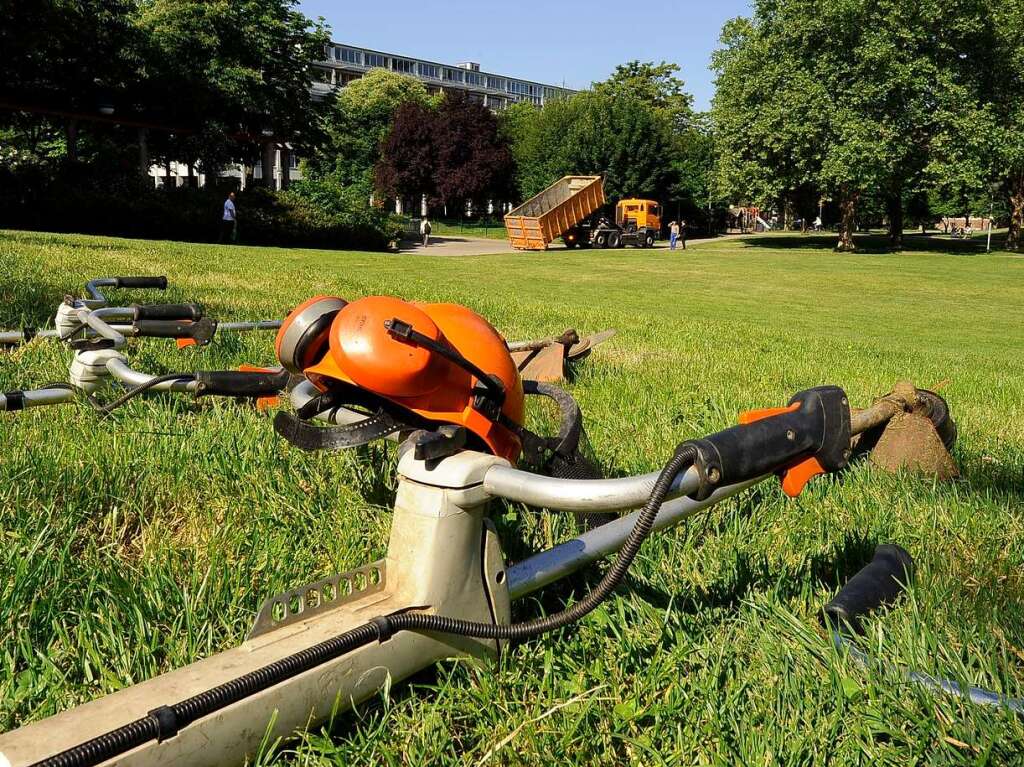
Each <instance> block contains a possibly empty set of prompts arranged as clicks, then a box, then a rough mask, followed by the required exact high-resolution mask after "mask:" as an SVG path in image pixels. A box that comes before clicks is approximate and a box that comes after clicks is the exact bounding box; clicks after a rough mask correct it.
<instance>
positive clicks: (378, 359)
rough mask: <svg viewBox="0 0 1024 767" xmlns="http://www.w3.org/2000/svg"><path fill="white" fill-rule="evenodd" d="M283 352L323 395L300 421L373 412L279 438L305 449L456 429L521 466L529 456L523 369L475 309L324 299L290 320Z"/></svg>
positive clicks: (291, 427)
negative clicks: (347, 410)
mask: <svg viewBox="0 0 1024 767" xmlns="http://www.w3.org/2000/svg"><path fill="white" fill-rule="evenodd" d="M275 346H276V351H277V355H278V358H279V359H280V361H281V364H282V365H283V366H284V367H285V368H287V369H288V370H289V371H291V372H293V373H300V374H302V375H304V376H305V377H306V378H307V379H308V380H309V381H311V382H312V383H313V384H314V386H316V388H317V389H319V390H320V392H321V396H320V397H319V398H318V401H315V402H314V403H310V405H311V407H309V408H303V410H304V411H305V412H300V413H299V417H300V419H302V420H308V419H309V418H311V417H313V416H315V415H317V414H319V413H322V412H326V411H328V410H331V409H334V408H339V407H353V406H354V407H358V408H359V409H360V410H363V411H366V412H367V415H368V418H367V419H366V420H365V421H362V422H360V423H358V424H354V425H352V426H346V427H338V428H336V429H334V430H330V429H312V427H304V426H300V425H299V424H298V423H296V422H294V421H292V422H290V423H282V424H281V426H282V427H287V428H279V429H278V431H280V432H281V433H282V434H284V435H285V436H286V437H288V438H289V439H290V440H291V441H293V442H295V443H296V444H300V445H301V446H304V447H307V446H311V447H317V446H319V447H350V446H354V445H357V444H364V443H365V442H368V441H370V440H371V439H376V438H379V437H380V436H384V435H386V434H388V433H395V432H398V431H403V430H411V429H420V428H426V429H434V428H437V426H438V425H443V424H454V425H456V426H461V427H464V428H465V429H466V431H467V433H468V434H469V435H470V436H471V439H472V440H474V441H476V442H477V443H478V444H477V446H478V447H482V448H485V449H487V450H488V451H490V452H491V453H493V454H494V455H497V456H500V457H502V458H506V459H507V460H509V461H511V462H513V463H515V462H516V461H517V460H518V458H519V456H520V453H521V451H522V448H523V445H522V432H523V429H522V424H523V419H524V415H525V397H524V393H523V383H522V380H521V379H520V376H519V371H518V369H517V368H516V365H515V362H514V361H513V360H512V357H511V355H510V354H509V351H508V346H507V344H506V343H505V341H504V339H503V338H502V337H501V335H500V334H499V333H498V332H497V331H496V330H495V329H494V328H493V327H492V326H491V325H490V323H488V322H487V320H485V319H484V318H483V317H481V316H480V315H478V314H476V313H475V312H473V311H471V310H470V309H467V308H465V307H463V306H457V305H454V304H422V303H410V302H407V301H403V300H401V299H398V298H390V297H384V296H374V297H370V298H363V299H360V300H358V301H352V302H351V303H349V302H346V301H345V300H343V299H341V298H337V297H332V296H318V297H316V298H312V299H310V300H309V301H306V302H305V303H303V304H302V305H301V306H299V307H298V308H297V309H295V310H294V311H293V312H292V313H291V314H290V315H289V316H288V318H287V319H286V320H285V322H284V323H283V325H282V326H281V329H280V331H279V332H278V336H277V342H276V345H275ZM282 415H284V414H282ZM287 418H288V417H287V416H285V417H284V421H287ZM313 436H315V437H316V440H317V441H316V442H312V441H311V440H312V438H313ZM307 441H309V443H308V444H303V443H305V442H307Z"/></svg>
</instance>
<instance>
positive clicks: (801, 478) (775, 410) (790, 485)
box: [739, 402, 828, 498]
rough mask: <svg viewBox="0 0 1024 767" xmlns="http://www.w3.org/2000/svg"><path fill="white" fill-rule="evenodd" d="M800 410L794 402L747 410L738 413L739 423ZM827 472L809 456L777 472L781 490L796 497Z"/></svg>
mask: <svg viewBox="0 0 1024 767" xmlns="http://www.w3.org/2000/svg"><path fill="white" fill-rule="evenodd" d="M799 410H800V403H799V402H794V403H793V404H792V405H790V406H789V407H770V408H764V409H763V410H747V411H746V412H744V413H740V416H739V423H740V425H741V426H749V425H750V424H752V423H757V422H758V421H765V420H767V419H769V418H775V417H776V416H780V415H786V414H788V413H796V412H797V411H799ZM827 473H828V472H827V471H825V469H824V468H823V467H822V465H821V464H820V463H819V462H818V459H817V458H809V459H807V460H806V461H802V462H801V463H798V464H797V465H795V466H793V467H791V468H789V469H783V470H782V471H780V472H779V476H780V477H781V478H782V491H783V492H784V493H785V494H786V495H788V496H789V497H790V498H796V497H797V496H798V495H800V493H802V492H803V491H804V488H805V487H807V483H808V482H810V481H811V480H812V479H814V478H815V477H818V476H821V475H822V474H827Z"/></svg>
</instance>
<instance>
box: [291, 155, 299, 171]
mask: <svg viewBox="0 0 1024 767" xmlns="http://www.w3.org/2000/svg"><path fill="white" fill-rule="evenodd" d="M288 167H289V168H291V169H292V170H298V168H299V158H298V157H297V156H296V155H295V153H294V152H292V154H291V155H289V159H288Z"/></svg>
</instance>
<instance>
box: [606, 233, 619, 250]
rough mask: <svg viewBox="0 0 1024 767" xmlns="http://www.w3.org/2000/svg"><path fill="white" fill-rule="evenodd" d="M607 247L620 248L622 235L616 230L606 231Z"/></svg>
mask: <svg viewBox="0 0 1024 767" xmlns="http://www.w3.org/2000/svg"><path fill="white" fill-rule="evenodd" d="M608 247H609V248H621V247H622V235H621V234H619V233H618V232H609V233H608Z"/></svg>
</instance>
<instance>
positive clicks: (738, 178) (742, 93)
mask: <svg viewBox="0 0 1024 767" xmlns="http://www.w3.org/2000/svg"><path fill="white" fill-rule="evenodd" d="M754 8H755V14H754V20H753V21H735V22H732V23H731V24H730V25H728V26H727V27H726V30H725V33H724V34H723V45H724V48H723V50H722V51H719V53H718V54H717V55H716V59H715V65H716V68H717V69H718V72H719V81H718V92H717V93H716V96H715V109H714V114H715V122H716V128H717V130H718V133H719V155H720V157H721V158H722V160H721V162H722V165H721V166H720V169H719V178H720V180H721V182H722V183H723V185H724V186H725V187H726V188H728V189H730V190H731V191H733V192H734V193H736V192H738V191H740V190H741V189H742V188H744V187H746V188H748V189H753V190H754V195H755V196H756V197H760V198H761V199H762V200H763V199H764V198H765V197H768V196H773V195H776V194H779V195H790V196H792V195H794V194H797V193H798V192H799V190H800V189H801V187H806V186H808V185H809V186H811V187H816V188H817V189H819V190H821V191H822V192H825V193H827V194H829V195H831V196H834V197H835V198H836V199H837V200H838V201H839V205H840V210H841V221H840V239H839V243H838V248H839V249H840V250H852V249H853V247H854V243H853V230H854V228H855V222H856V215H857V206H858V203H859V201H860V200H861V199H862V198H863V197H864V196H865V195H867V194H869V193H871V194H878V195H880V196H881V197H882V198H883V200H884V201H885V202H886V203H887V208H888V218H889V225H890V236H891V239H892V242H893V244H894V245H896V246H899V245H900V244H901V242H902V231H903V206H904V200H905V198H907V197H909V196H910V195H912V194H914V193H917V192H920V191H922V189H923V185H924V181H925V170H926V168H927V164H928V157H929V149H930V146H931V143H932V140H933V138H934V137H935V136H936V135H937V133H938V132H939V131H940V130H941V124H940V123H939V121H938V117H939V115H940V112H939V111H938V110H936V100H937V98H938V94H940V93H942V92H945V91H946V89H947V88H948V85H949V83H948V82H947V81H946V79H945V78H944V77H943V75H944V71H943V70H942V68H941V67H940V66H939V65H938V55H937V53H938V51H937V46H939V45H940V44H941V41H942V40H943V34H944V32H943V25H944V24H945V23H946V18H947V16H948V13H949V11H948V9H944V8H942V7H940V6H939V4H938V3H937V2H934V1H933V0H920V1H917V0H881V1H880V2H874V1H869V0H849V1H848V2H844V3H827V4H823V3H819V2H815V0H757V2H755V6H754Z"/></svg>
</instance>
